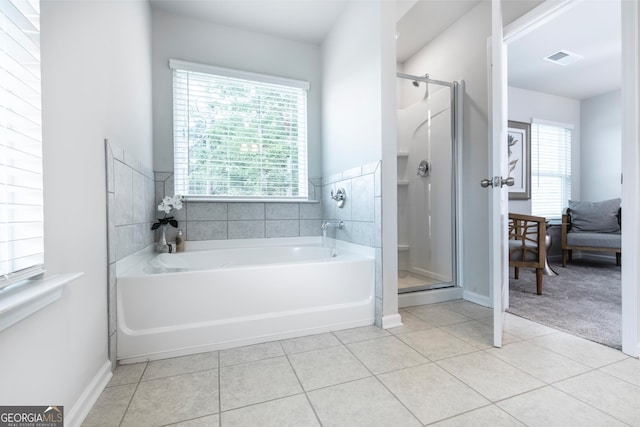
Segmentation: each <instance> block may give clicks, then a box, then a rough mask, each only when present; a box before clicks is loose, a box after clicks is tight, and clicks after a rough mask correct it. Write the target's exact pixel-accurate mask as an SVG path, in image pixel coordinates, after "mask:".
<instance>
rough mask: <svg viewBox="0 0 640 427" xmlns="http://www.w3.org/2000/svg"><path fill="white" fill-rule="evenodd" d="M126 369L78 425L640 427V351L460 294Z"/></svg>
mask: <svg viewBox="0 0 640 427" xmlns="http://www.w3.org/2000/svg"><path fill="white" fill-rule="evenodd" d="M401 314H402V320H403V323H404V326H402V327H399V328H395V329H390V330H387V331H384V330H381V329H378V328H376V327H374V326H370V327H363V328H356V329H350V330H345V331H340V332H334V333H327V334H321V335H314V336H308V337H303V338H296V339H291V340H285V341H277V342H271V343H266V344H258V345H253V346H247V347H241V348H236V349H231V350H224V351H219V352H210V353H204V354H198V355H194V356H185V357H178V358H174V359H167V360H161V361H154V362H148V363H138V364H134V365H124V366H120V367H118V369H116V371H115V372H114V375H113V378H112V380H111V382H110V383H109V385H108V386H107V388H106V389H105V390H104V392H103V393H102V395H101V397H100V399H99V400H98V402H97V403H96V404H95V406H94V407H93V408H92V410H91V413H90V414H89V416H88V417H87V419H86V420H85V422H84V424H83V426H85V427H90V426H135V427H141V426H165V425H171V426H181V427H187V426H188V427H195V426H223V427H227V426H260V427H263V426H277V427H283V426H295V427H304V426H348V427H352V426H383V427H389V426H399V427H405V426H421V425H434V426H440V427H444V426H447V427H450V426H465V427H466V426H491V427H494V426H544V427H549V426H563V427H566V426H580V427H584V426H640V360H638V359H633V358H629V357H627V356H625V355H624V354H623V353H621V352H619V351H617V350H613V349H611V348H608V347H604V346H601V345H598V344H595V343H592V342H590V341H585V340H583V339H581V338H576V337H574V336H571V335H567V334H565V333H563V332H559V331H556V330H553V329H550V328H547V327H545V326H542V325H539V324H536V323H533V322H530V321H528V320H524V319H522V318H519V317H515V316H513V315H509V314H507V317H506V326H505V339H504V342H505V345H504V346H503V348H501V349H496V348H493V347H492V345H491V339H492V338H491V337H492V326H491V325H492V312H491V310H490V309H486V308H483V307H480V306H478V305H474V304H471V303H468V302H464V301H456V302H449V303H443V304H436V305H429V306H418V307H410V308H407V309H405V310H402V311H401Z"/></svg>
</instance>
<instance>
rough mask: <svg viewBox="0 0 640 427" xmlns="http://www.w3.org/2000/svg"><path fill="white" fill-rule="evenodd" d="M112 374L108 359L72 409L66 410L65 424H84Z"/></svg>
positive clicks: (68, 425)
mask: <svg viewBox="0 0 640 427" xmlns="http://www.w3.org/2000/svg"><path fill="white" fill-rule="evenodd" d="M111 376H112V373H111V362H110V361H109V360H107V361H106V362H104V365H102V367H101V368H100V369H98V372H96V375H95V376H94V377H93V379H92V380H91V382H90V383H89V384H87V386H86V387H85V389H84V391H83V392H82V394H81V395H80V397H79V398H78V400H77V401H76V403H75V404H74V405H73V407H72V408H71V410H70V411H69V412H66V411H65V414H64V425H65V426H67V427H79V426H80V425H81V424H82V422H83V421H84V419H85V418H87V415H89V411H91V408H92V407H93V405H94V404H95V403H96V401H97V400H98V398H99V397H100V394H101V393H102V391H103V390H104V388H105V387H106V386H107V384H108V383H109V380H110V379H111Z"/></svg>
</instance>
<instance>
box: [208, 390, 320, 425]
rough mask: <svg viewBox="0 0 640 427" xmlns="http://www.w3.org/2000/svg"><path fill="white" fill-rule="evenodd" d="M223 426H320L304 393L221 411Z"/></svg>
mask: <svg viewBox="0 0 640 427" xmlns="http://www.w3.org/2000/svg"><path fill="white" fill-rule="evenodd" d="M221 416H222V425H224V426H225V427H245V426H260V427H313V426H320V423H319V422H318V419H317V418H316V416H315V413H314V412H313V409H312V408H311V405H310V404H309V401H308V400H307V397H306V396H305V395H304V394H298V395H296V396H291V397H285V398H282V399H277V400H272V401H270V402H265V403H259V404H257V405H252V406H247V407H245V408H240V409H234V410H232V411H227V412H223V413H222V415H221Z"/></svg>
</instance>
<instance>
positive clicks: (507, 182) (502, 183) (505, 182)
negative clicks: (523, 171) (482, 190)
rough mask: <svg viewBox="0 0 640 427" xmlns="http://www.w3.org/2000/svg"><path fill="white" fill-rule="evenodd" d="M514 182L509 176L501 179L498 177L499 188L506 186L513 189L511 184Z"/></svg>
mask: <svg viewBox="0 0 640 427" xmlns="http://www.w3.org/2000/svg"><path fill="white" fill-rule="evenodd" d="M515 182H516V180H515V178H514V177H512V176H510V177H508V178H502V177H500V187H503V186H505V185H506V186H508V187H513V184H515Z"/></svg>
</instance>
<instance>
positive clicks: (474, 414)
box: [431, 405, 524, 427]
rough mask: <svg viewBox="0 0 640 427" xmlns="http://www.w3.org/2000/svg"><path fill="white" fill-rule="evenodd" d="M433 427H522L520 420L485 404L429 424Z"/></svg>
mask: <svg viewBox="0 0 640 427" xmlns="http://www.w3.org/2000/svg"><path fill="white" fill-rule="evenodd" d="M431 426H433V427H469V426H473V427H524V424H522V423H521V422H520V421H518V420H516V419H515V418H514V417H512V416H511V415H509V414H507V413H506V412H505V411H503V410H502V409H500V408H498V407H497V406H495V405H491V406H485V407H483V408H480V409H476V410H474V411H470V412H467V413H465V414H462V415H458V416H457V417H453V418H449V419H448V420H445V421H440V422H438V423H435V424H431Z"/></svg>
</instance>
